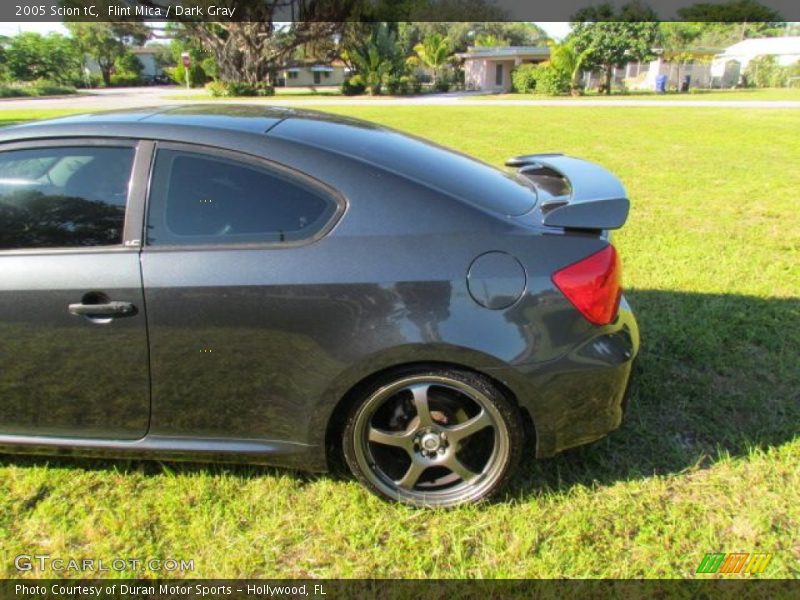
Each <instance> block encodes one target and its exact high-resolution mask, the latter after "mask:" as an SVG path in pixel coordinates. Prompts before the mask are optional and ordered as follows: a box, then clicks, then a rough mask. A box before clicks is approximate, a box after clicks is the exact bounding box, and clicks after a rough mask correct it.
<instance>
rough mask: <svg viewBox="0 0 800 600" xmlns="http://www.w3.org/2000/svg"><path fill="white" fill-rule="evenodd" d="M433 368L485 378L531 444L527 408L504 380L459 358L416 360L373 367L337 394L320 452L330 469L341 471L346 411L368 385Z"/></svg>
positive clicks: (533, 435) (532, 436)
mask: <svg viewBox="0 0 800 600" xmlns="http://www.w3.org/2000/svg"><path fill="white" fill-rule="evenodd" d="M433 369H442V370H445V369H456V370H460V371H468V372H471V373H475V374H477V375H481V376H482V377H485V378H486V379H488V380H489V381H490V382H491V383H492V384H493V385H494V386H495V387H497V389H498V390H500V392H501V393H502V394H503V395H504V396H506V397H507V398H508V399H509V400H511V402H512V403H513V404H514V405H515V406H516V407H517V408H518V409H519V412H520V415H521V417H522V420H523V423H524V425H525V435H526V438H527V439H526V445H528V444H533V446H534V447H535V441H536V430H535V427H534V424H533V419H532V417H531V415H530V413H529V411H528V410H527V409H526V408H525V407H524V406H523V405H522V404H520V402H519V399H518V398H517V395H516V394H515V393H514V391H513V390H512V389H511V388H509V387H508V386H507V385H506V384H505V383H503V382H502V381H500V380H498V379H497V378H496V377H494V376H492V375H491V374H490V373H489V372H488V371H486V370H482V369H480V368H475V367H474V366H469V365H465V364H463V363H460V362H454V361H447V360H418V361H409V362H403V363H397V364H392V365H388V366H385V367H383V368H381V369H379V370H377V371H373V372H371V373H369V374H367V375H366V376H364V377H362V378H361V379H360V380H358V381H357V382H355V383H354V384H352V385H351V386H350V387H349V388H348V389H347V390H346V391H345V392H344V393H343V394H342V395H341V396H340V397H339V399H338V401H337V402H336V404H335V405H334V407H333V409H332V410H331V411H330V414H329V415H328V418H327V422H326V424H325V438H324V452H325V461H326V464H327V466H328V469H329V470H330V471H333V472H341V471H343V469H344V459H343V454H342V433H343V431H344V427H345V423H346V420H347V415H348V414H349V412H350V410H351V409H352V407H353V405H354V404H355V403H356V402H358V401H359V399H361V398H362V397H363V396H364V394H365V393H367V391H368V390H369V389H371V388H372V387H373V386H374V385H375V384H376V383H377V382H378V381H380V380H383V379H386V378H388V377H392V376H402V375H404V374H411V373H419V372H421V371H426V370H433Z"/></svg>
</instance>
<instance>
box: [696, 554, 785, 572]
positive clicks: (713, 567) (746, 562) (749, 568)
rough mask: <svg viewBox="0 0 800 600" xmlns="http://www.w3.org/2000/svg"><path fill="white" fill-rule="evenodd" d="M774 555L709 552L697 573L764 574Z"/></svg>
mask: <svg viewBox="0 0 800 600" xmlns="http://www.w3.org/2000/svg"><path fill="white" fill-rule="evenodd" d="M771 560H772V554H765V553H753V554H750V553H749V552H732V553H730V554H726V553H725V552H708V553H706V555H705V556H704V557H703V560H701V561H700V565H699V566H698V567H697V571H695V572H696V573H710V574H712V573H717V572H719V573H748V574H751V575H752V574H754V573H763V572H764V571H765V570H766V568H767V565H768V564H769V563H770V561H771Z"/></svg>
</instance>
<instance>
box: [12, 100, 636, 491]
mask: <svg viewBox="0 0 800 600" xmlns="http://www.w3.org/2000/svg"><path fill="white" fill-rule="evenodd" d="M506 165H507V169H506V170H498V169H495V168H493V167H491V166H488V165H486V164H483V163H481V162H479V161H477V160H474V159H472V158H469V157H467V156H464V155H461V154H458V153H455V152H452V151H449V150H446V149H443V148H440V147H437V146H435V145H432V144H429V143H427V142H424V141H421V140H419V139H415V138H412V137H408V136H406V135H403V134H400V133H397V132H395V131H392V130H389V129H385V128H383V127H379V126H376V125H372V124H369V123H365V122H362V121H357V120H353V119H346V118H341V117H334V116H330V115H326V114H323V113H314V112H304V111H295V110H286V109H280V108H264V107H251V106H218V105H217V106H191V107H167V108H159V109H138V110H130V111H123V112H114V113H104V114H94V115H87V116H77V117H74V116H73V117H67V118H62V119H57V120H52V121H43V122H38V123H33V124H29V125H23V126H19V127H12V128H8V129H4V130H3V131H2V132H1V133H0V273H2V276H0V365H1V367H0V450H3V451H14V452H22V451H27V452H45V453H47V452H53V453H55V452H57V453H64V452H66V451H69V452H74V453H79V454H87V455H89V454H91V455H95V454H114V455H123V454H124V455H128V456H131V455H135V456H145V457H152V456H158V457H159V458H167V459H170V458H175V459H180V458H191V459H208V460H237V461H249V462H263V463H271V464H276V465H284V466H289V467H295V468H301V469H308V470H314V471H322V470H325V469H327V468H328V467H329V465H332V464H337V459H338V458H340V457H343V459H344V461H345V462H346V464H347V465H348V466H349V468H350V470H351V471H352V472H353V474H354V475H355V477H357V478H358V479H359V480H360V481H361V482H363V483H364V484H365V485H366V486H367V487H368V488H369V489H371V490H372V491H374V492H376V493H377V494H379V495H381V496H383V497H385V498H390V499H393V500H398V501H402V502H406V503H409V504H415V505H426V506H449V505H455V504H458V503H462V502H467V501H476V500H480V499H482V498H486V497H488V496H489V495H491V494H493V493H494V492H496V491H497V490H498V489H499V488H500V487H501V486H502V484H503V483H504V482H506V481H507V480H508V479H509V478H510V476H511V475H512V473H513V471H514V469H515V468H516V466H517V464H518V462H519V461H520V458H521V457H522V456H523V454H524V453H527V452H530V453H535V454H536V456H539V457H544V456H550V455H553V454H554V453H556V452H559V451H561V450H563V449H565V448H569V447H571V446H576V445H578V444H584V443H587V442H591V441H592V440H596V439H598V438H600V437H601V436H603V435H605V434H606V433H608V432H609V431H610V430H612V429H614V428H616V427H617V426H618V425H619V424H620V421H621V419H622V412H623V406H624V399H625V396H626V389H627V387H628V380H629V378H630V375H631V365H632V361H633V360H634V358H635V356H636V353H637V350H638V345H639V336H638V330H637V326H636V322H635V321H634V318H633V315H632V314H631V311H630V308H629V307H628V305H627V303H626V302H625V299H624V298H623V296H622V290H621V285H620V261H619V257H618V255H617V252H616V250H615V249H614V246H612V245H611V243H610V239H609V233H608V232H609V230H612V229H615V228H619V227H621V226H622V225H623V224H624V222H625V219H626V218H627V214H628V199H627V198H626V194H625V190H624V189H623V187H622V186H621V185H620V183H619V182H618V181H617V179H616V178H614V177H613V176H612V175H610V174H609V173H608V172H606V171H605V170H603V169H602V168H600V167H598V166H596V165H594V164H591V163H588V162H585V161H582V160H579V159H576V158H571V157H568V156H563V155H559V154H546V155H545V154H531V155H525V156H518V157H516V158H512V159H510V160H509V161H508V162H507V163H506ZM526 442H530V443H526Z"/></svg>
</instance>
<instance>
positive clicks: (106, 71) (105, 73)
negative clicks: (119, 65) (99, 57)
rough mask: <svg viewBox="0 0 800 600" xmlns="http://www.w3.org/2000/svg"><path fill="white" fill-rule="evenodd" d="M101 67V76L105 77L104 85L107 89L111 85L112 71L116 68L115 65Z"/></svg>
mask: <svg viewBox="0 0 800 600" xmlns="http://www.w3.org/2000/svg"><path fill="white" fill-rule="evenodd" d="M98 66H99V67H100V75H102V76H103V83H104V84H105V86H106V87H109V86H110V85H111V69H113V68H114V65H102V64H101V65H98Z"/></svg>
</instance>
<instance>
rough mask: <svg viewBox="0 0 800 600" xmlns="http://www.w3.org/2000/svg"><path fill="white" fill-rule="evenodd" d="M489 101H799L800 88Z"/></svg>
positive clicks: (497, 97)
mask: <svg viewBox="0 0 800 600" xmlns="http://www.w3.org/2000/svg"><path fill="white" fill-rule="evenodd" d="M486 98H488V99H491V100H573V101H578V102H579V101H581V100H676V101H681V100H684V101H685V100H715V101H716V100H800V88H765V89H743V90H700V89H697V90H695V89H693V90H690V91H689V92H688V93H683V94H679V93H677V92H675V91H671V92H669V93H666V94H656V93H655V92H651V91H630V92H626V93H624V94H618V93H615V94H611V95H610V96H608V95H606V94H598V93H596V92H590V93H588V94H586V95H584V96H577V97H571V96H542V95H538V94H493V95H489V96H486Z"/></svg>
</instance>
